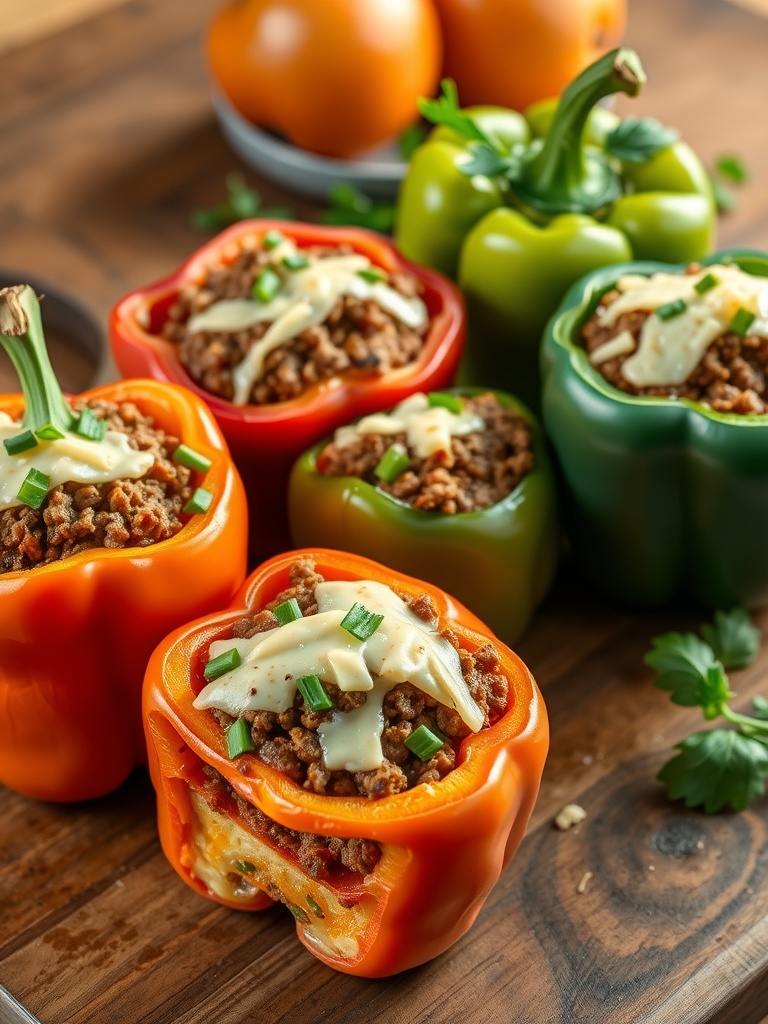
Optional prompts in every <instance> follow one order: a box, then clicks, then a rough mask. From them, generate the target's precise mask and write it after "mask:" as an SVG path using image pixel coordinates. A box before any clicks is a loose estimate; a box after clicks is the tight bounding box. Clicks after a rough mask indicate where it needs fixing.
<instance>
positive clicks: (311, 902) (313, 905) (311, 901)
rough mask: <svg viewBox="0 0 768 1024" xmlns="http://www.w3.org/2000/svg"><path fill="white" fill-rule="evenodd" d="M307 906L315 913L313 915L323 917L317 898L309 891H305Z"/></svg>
mask: <svg viewBox="0 0 768 1024" xmlns="http://www.w3.org/2000/svg"><path fill="white" fill-rule="evenodd" d="M307 906H308V907H309V909H310V910H311V911H312V913H313V914H314V915H315V917H325V914H324V913H323V908H322V907H321V906H320V904H319V903H318V902H317V900H316V899H315V898H314V897H313V896H311V895H310V893H307Z"/></svg>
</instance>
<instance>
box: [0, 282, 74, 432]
mask: <svg viewBox="0 0 768 1024" xmlns="http://www.w3.org/2000/svg"><path fill="white" fill-rule="evenodd" d="M0 345H2V347H3V348H4V349H5V351H6V352H7V353H8V356H9V358H10V360H11V362H12V363H13V365H14V367H15V369H16V372H17V373H18V375H19V381H20V382H21V389H22V391H23V392H24V401H25V404H26V408H25V411H24V418H23V420H22V421H21V425H22V427H24V428H25V429H27V430H38V429H39V428H40V427H42V426H44V425H45V424H47V423H52V424H53V425H54V426H56V427H58V428H59V429H60V430H72V429H74V426H75V424H76V422H77V417H76V416H75V414H74V413H73V412H72V410H71V409H70V407H69V405H68V404H67V402H66V400H65V398H64V395H63V394H62V392H61V388H60V387H59V382H58V381H57V380H56V375H55V374H54V372H53V367H52V366H51V360H50V358H49V357H48V349H47V348H46V345H45V335H44V334H43V323H42V320H41V318H40V303H39V302H38V299H37V296H36V295H35V292H34V289H33V288H31V287H30V286H29V285H28V284H16V285H11V287H9V288H3V289H0Z"/></svg>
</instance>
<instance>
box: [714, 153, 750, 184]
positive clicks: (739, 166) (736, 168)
mask: <svg viewBox="0 0 768 1024" xmlns="http://www.w3.org/2000/svg"><path fill="white" fill-rule="evenodd" d="M715 170H716V171H717V173H718V174H719V175H720V177H721V178H725V179H726V181H732V182H733V184H734V185H743V184H744V182H746V181H749V171H748V170H747V167H746V164H745V163H744V161H743V160H742V159H741V157H738V156H733V155H732V154H730V153H729V154H723V155H722V156H719V157H718V158H717V160H716V161H715Z"/></svg>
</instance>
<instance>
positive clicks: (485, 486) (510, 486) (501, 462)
mask: <svg viewBox="0 0 768 1024" xmlns="http://www.w3.org/2000/svg"><path fill="white" fill-rule="evenodd" d="M466 408H467V409H468V410H470V411H471V412H474V413H476V414H477V415H478V416H480V417H482V419H483V420H484V421H485V424H486V429H485V430H482V431H477V432H475V433H473V434H465V435H464V436H463V437H454V438H452V442H451V451H450V452H444V451H440V452H437V453H436V454H435V455H431V456H430V457H429V458H427V459H419V458H417V457H415V456H414V455H413V453H412V452H409V455H410V456H411V466H410V468H409V469H407V470H406V471H405V472H404V473H401V474H400V476H399V477H398V478H397V479H396V480H395V481H394V482H393V483H386V482H384V481H382V480H380V479H379V478H378V477H377V476H376V474H375V473H374V469H375V468H376V466H377V465H378V463H379V461H380V460H381V458H382V456H383V455H384V453H385V452H386V451H387V449H388V448H389V447H390V446H391V445H392V444H393V443H395V442H397V443H399V444H401V445H403V446H405V445H406V439H405V434H396V435H389V436H387V437H384V436H382V435H381V434H361V435H359V437H358V439H357V440H355V441H353V442H352V443H351V444H345V445H340V446H339V445H336V444H335V443H333V442H331V444H329V445H327V446H326V447H325V448H324V449H323V451H322V453H321V455H320V458H319V459H318V462H317V468H318V470H319V472H321V473H324V474H325V475H327V476H354V477H359V478H360V479H362V480H366V481H367V482H368V483H369V484H372V485H374V486H376V487H379V488H380V489H381V490H383V491H386V492H387V494H391V495H392V496H393V497H395V498H399V499H400V500H401V501H405V502H407V503H408V504H409V505H412V506H413V508H418V509H422V510H423V511H425V512H440V513H442V514H443V515H454V514H455V513H457V512H476V511H478V510H479V509H484V508H489V507H490V506H491V505H495V504H496V503H497V502H499V501H501V500H502V499H503V498H505V497H506V496H507V495H508V494H510V493H511V492H512V491H513V490H514V489H515V487H517V485H518V484H519V483H520V481H521V480H522V479H523V477H524V476H525V474H526V473H530V471H531V470H532V469H533V464H534V456H533V451H532V437H531V428H530V426H529V425H528V423H527V422H526V421H525V420H524V419H523V418H522V416H520V415H519V414H518V413H517V412H515V410H514V409H509V408H507V407H506V406H503V405H501V403H500V402H499V401H498V399H497V398H496V397H495V396H494V395H493V394H490V393H489V394H485V395H478V396H476V397H474V398H469V399H467V402H466Z"/></svg>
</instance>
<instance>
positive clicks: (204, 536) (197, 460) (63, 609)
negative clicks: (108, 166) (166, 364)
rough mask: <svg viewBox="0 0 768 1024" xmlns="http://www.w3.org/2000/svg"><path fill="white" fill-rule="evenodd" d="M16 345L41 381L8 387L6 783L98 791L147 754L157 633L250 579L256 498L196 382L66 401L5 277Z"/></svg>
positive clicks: (2, 495)
mask: <svg viewBox="0 0 768 1024" xmlns="http://www.w3.org/2000/svg"><path fill="white" fill-rule="evenodd" d="M0 344H2V346H3V348H4V349H5V350H6V352H7V353H8V355H9V356H10V358H11V361H12V363H13V365H14V366H15V368H16V370H17V371H18V374H19V378H20V380H21V385H22V389H23V397H22V396H21V395H4V396H1V397H0V438H1V439H2V446H1V447H0V707H2V714H0V782H2V783H3V784H5V785H7V786H9V787H11V788H12V789H15V790H17V791H18V792H20V793H24V794H25V795H27V796H31V797H37V798H40V799H44V800H57V801H69V800H83V799H89V798H91V797H96V796H100V795H102V794H104V793H108V792H110V791H111V790H113V789H115V788H117V786H119V785H120V783H121V782H123V780H124V779H125V778H126V777H127V776H128V775H129V774H130V772H131V771H132V770H133V769H134V768H135V767H136V766H137V765H139V764H143V763H146V748H145V743H144V735H143V728H142V722H141V684H142V680H143V677H144V671H145V669H146V664H147V661H148V659H149V655H150V654H151V652H152V649H153V648H154V647H155V645H156V644H157V643H158V642H159V641H160V640H161V639H162V637H164V636H165V635H166V634H167V633H168V632H169V631H170V630H171V629H173V628H175V627H176V626H178V625H179V624H180V623H181V622H186V621H188V620H189V618H190V617H192V616H195V615H201V614H202V613H203V612H206V611H210V610H211V609H212V608H215V607H218V606H220V604H221V603H222V602H223V601H226V600H228V599H229V598H230V597H231V595H232V594H233V593H234V591H235V590H236V589H237V587H238V586H239V585H240V583H241V582H242V580H243V578H244V576H245V572H246V530H247V521H246V509H245V496H244V494H243V488H242V484H241V482H240V480H239V477H238V475H237V473H236V471H235V468H234V466H233V464H232V462H231V460H230V458H229V456H228V454H227V451H226V446H225V444H224V441H223V439H222V437H221V434H220V432H219V430H218V428H217V426H216V423H215V421H214V420H213V417H212V416H211V414H210V413H209V411H208V409H207V408H206V406H205V405H204V404H203V403H202V402H201V401H200V400H199V399H197V398H196V397H195V396H194V395H190V394H188V393H186V392H185V391H184V390H183V389H181V388H178V387H175V386H173V385H169V384H159V383H157V382H156V381H147V380H142V381H126V382H122V383H119V384H111V385H107V386H104V387H100V388H96V389H94V390H92V391H88V392H86V393H85V394H82V395H80V396H79V397H77V398H75V399H72V400H71V401H70V400H67V399H65V398H64V396H63V395H62V393H61V391H60V389H59V387H58V384H57V383H56V380H55V378H54V376H53V371H52V369H51V366H50V362H49V359H48V354H47V351H46V348H45V342H44V338H43V335H42V324H41V319H40V308H39V304H38V301H37V298H36V296H35V294H34V291H33V290H32V289H31V288H29V287H28V286H19V287H12V288H6V289H3V290H2V291H0Z"/></svg>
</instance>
